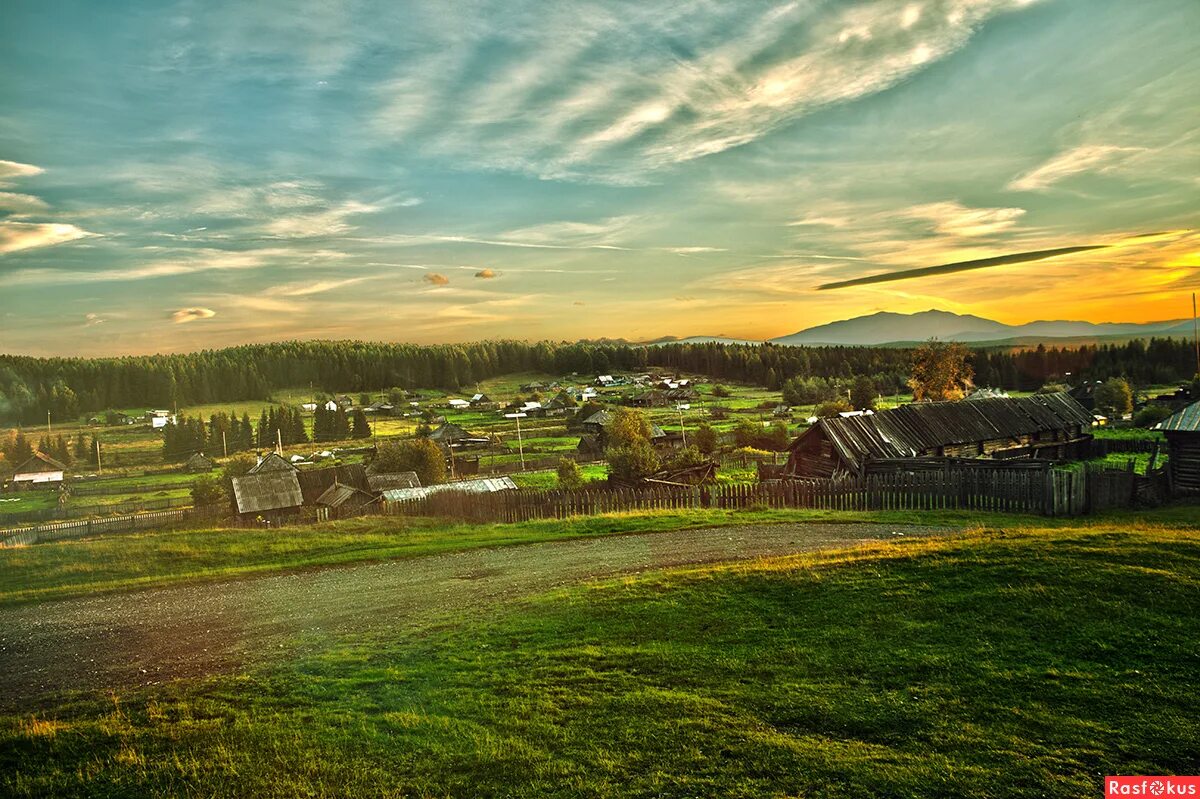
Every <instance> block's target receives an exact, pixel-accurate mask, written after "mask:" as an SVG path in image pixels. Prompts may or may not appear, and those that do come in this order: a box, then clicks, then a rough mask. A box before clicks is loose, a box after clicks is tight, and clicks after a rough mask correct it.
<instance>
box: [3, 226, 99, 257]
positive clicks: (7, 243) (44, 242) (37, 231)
mask: <svg viewBox="0 0 1200 799" xmlns="http://www.w3.org/2000/svg"><path fill="white" fill-rule="evenodd" d="M94 235H96V234H94V233H89V232H88V231H86V230H83V229H82V228H78V227H76V226H75V225H68V224H64V223H61V222H17V221H15V220H12V219H5V220H0V255H3V254H5V253H11V252H17V251H18V250H31V249H34V248H35V247H52V246H54V245H55V244H63V243H65V242H68V241H76V240H78V239H83V238H87V237H89V236H94Z"/></svg>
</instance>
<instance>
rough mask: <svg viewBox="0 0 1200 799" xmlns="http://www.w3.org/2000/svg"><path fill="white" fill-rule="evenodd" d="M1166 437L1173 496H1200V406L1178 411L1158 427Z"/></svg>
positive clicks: (1199, 403) (1156, 427) (1198, 404)
mask: <svg viewBox="0 0 1200 799" xmlns="http://www.w3.org/2000/svg"><path fill="white" fill-rule="evenodd" d="M1155 429H1156V430H1161V431H1163V435H1164V436H1166V437H1167V474H1169V475H1170V477H1171V492H1172V493H1174V494H1177V495H1183V494H1191V495H1195V494H1200V402H1193V403H1192V404H1191V405H1188V406H1187V407H1186V408H1184V409H1182V410H1180V411H1176V412H1175V413H1174V414H1172V415H1171V416H1168V417H1167V418H1166V419H1164V420H1162V421H1161V422H1159V423H1158V424H1157V425H1156V426H1155Z"/></svg>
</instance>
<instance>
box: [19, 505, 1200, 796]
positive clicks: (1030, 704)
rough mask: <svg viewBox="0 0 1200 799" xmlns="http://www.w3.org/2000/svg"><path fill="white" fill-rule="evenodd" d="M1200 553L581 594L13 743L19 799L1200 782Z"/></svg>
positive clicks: (1054, 788) (1145, 532)
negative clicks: (1139, 779)
mask: <svg viewBox="0 0 1200 799" xmlns="http://www.w3.org/2000/svg"><path fill="white" fill-rule="evenodd" d="M1198 588H1200V536H1198V535H1197V534H1196V533H1194V532H1192V533H1182V532H1177V531H1175V532H1170V531H1156V530H1154V529H1149V528H1147V529H1141V530H1137V531H1134V532H1096V531H1079V530H1069V529H1064V530H1042V531H1030V532H1028V533H1023V534H1016V535H1013V534H1002V533H1001V534H995V533H985V534H981V535H978V536H974V537H971V538H966V539H957V540H954V541H949V540H927V541H920V542H918V541H909V542H905V543H903V544H883V545H878V546H874V547H870V548H866V549H860V550H852V551H848V552H843V553H826V554H821V555H814V556H802V557H794V558H787V559H780V560H775V561H769V562H763V563H758V564H750V565H741V566H732V567H720V568H705V569H692V570H685V571H676V572H670V573H667V574H660V575H650V576H646V577H641V578H636V579H626V580H621V581H611V582H606V583H601V584H595V585H591V586H587V587H582V588H576V589H570V590H564V591H560V592H557V593H555V594H553V595H550V596H547V597H542V598H540V599H537V600H534V601H531V602H528V603H526V604H525V605H524V606H523V607H521V608H519V609H517V610H515V611H511V612H509V613H508V614H506V615H502V616H500V617H498V618H492V619H491V620H488V621H479V620H471V621H466V622H464V623H463V624H462V625H460V626H456V627H451V628H448V629H443V630H440V631H437V632H432V633H430V634H427V635H425V636H414V637H408V638H400V639H382V640H362V641H357V642H353V643H340V644H334V645H331V646H330V647H329V648H326V649H324V650H320V651H318V652H315V653H314V654H313V655H311V656H310V657H308V658H307V659H305V660H304V661H302V662H297V663H294V664H291V665H289V666H286V667H280V668H278V669H277V670H275V671H272V672H266V673H260V674H252V675H240V676H230V677H222V678H217V679H214V680H211V681H208V682H204V683H180V684H175V685H171V686H164V687H159V688H153V689H145V690H141V691H135V692H131V693H127V694H122V695H118V696H112V697H79V698H77V699H76V700H74V701H72V702H71V703H69V704H66V705H63V706H62V707H59V708H56V709H53V710H51V711H49V712H44V713H42V714H40V715H38V716H37V717H32V716H24V717H19V718H16V717H14V718H8V719H4V720H2V721H0V775H3V776H0V785H3V786H4V788H5V790H6V791H7V792H8V793H10V794H11V795H15V796H22V795H38V794H42V795H46V794H54V795H59V796H70V795H79V794H84V793H87V794H90V795H96V794H103V795H110V796H125V795H128V796H134V795H137V796H143V795H153V794H160V795H165V794H171V795H205V796H226V795H229V796H232V795H237V796H248V795H256V796H293V795H371V796H383V795H390V796H410V795H416V796H423V795H436V796H443V795H452V796H483V795H489V796H490V795H511V796H533V795H537V796H545V795H550V796H597V797H616V796H672V797H673V796H734V797H737V796H745V797H750V796H782V795H789V796H792V795H806V796H847V797H850V796H879V795H892V796H929V797H941V796H947V795H968V794H969V795H973V796H997V797H999V796H1031V797H1033V796H1036V797H1044V796H1094V795H1099V793H1100V785H1099V781H1100V779H1101V777H1102V776H1103V775H1104V774H1112V773H1126V774H1129V773H1133V774H1138V773H1141V774H1156V773H1170V772H1187V771H1188V770H1189V769H1194V766H1195V759H1194V757H1195V752H1197V751H1200V728H1197V727H1196V725H1195V723H1194V713H1193V707H1194V706H1193V703H1194V698H1195V694H1196V692H1197V690H1200V655H1198V653H1197V651H1196V648H1195V644H1194V641H1193V635H1192V632H1193V631H1192V629H1191V627H1192V625H1193V624H1194V620H1195V619H1196V618H1197V616H1198V615H1200V591H1198V590H1197V589H1198Z"/></svg>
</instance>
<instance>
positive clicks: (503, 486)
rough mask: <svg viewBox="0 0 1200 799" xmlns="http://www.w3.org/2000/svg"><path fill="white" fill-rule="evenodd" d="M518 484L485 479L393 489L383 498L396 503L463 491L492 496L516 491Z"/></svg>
mask: <svg viewBox="0 0 1200 799" xmlns="http://www.w3.org/2000/svg"><path fill="white" fill-rule="evenodd" d="M516 489H517V484H516V483H514V482H513V479H512V478H511V477H483V478H480V479H478V480H460V481H459V482H457V483H440V484H439V485H435V486H420V487H417V488H393V489H391V490H388V491H384V492H383V498H384V499H386V500H390V501H392V502H396V501H399V500H406V499H424V498H425V497H428V496H430V495H432V494H438V493H441V492H443V491H463V492H465V493H468V494H491V493H494V492H496V491H515V490H516Z"/></svg>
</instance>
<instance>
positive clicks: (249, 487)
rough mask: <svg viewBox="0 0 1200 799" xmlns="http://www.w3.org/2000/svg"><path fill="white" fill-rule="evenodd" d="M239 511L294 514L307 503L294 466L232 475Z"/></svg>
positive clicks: (275, 516)
mask: <svg viewBox="0 0 1200 799" xmlns="http://www.w3.org/2000/svg"><path fill="white" fill-rule="evenodd" d="M233 500H234V504H235V505H236V506H237V512H238V515H239V516H241V517H243V518H245V517H248V516H267V517H271V518H278V517H280V516H287V515H292V514H295V513H296V512H298V511H299V510H300V506H301V505H303V504H304V496H303V494H301V492H300V481H299V480H297V479H296V471H295V469H290V467H289V471H286V472H285V471H267V472H259V473H258V474H246V475H243V476H241V477H235V478H233Z"/></svg>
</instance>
